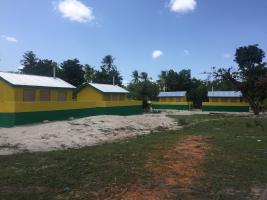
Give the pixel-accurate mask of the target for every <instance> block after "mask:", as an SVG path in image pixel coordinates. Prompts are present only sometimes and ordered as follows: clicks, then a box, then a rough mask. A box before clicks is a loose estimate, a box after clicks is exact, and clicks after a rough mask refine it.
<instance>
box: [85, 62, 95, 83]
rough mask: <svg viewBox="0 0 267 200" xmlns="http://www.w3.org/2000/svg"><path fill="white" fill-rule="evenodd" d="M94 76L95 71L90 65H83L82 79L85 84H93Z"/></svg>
mask: <svg viewBox="0 0 267 200" xmlns="http://www.w3.org/2000/svg"><path fill="white" fill-rule="evenodd" d="M94 76H95V70H94V68H93V67H91V66H90V65H88V64H86V65H84V79H85V81H87V82H89V83H90V82H93V80H94Z"/></svg>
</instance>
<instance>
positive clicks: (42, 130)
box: [0, 113, 178, 155]
mask: <svg viewBox="0 0 267 200" xmlns="http://www.w3.org/2000/svg"><path fill="white" fill-rule="evenodd" d="M166 115H167V114H166V113H161V114H144V115H136V116H105V115H103V116H93V117H86V118H81V119H76V120H71V121H58V122H50V123H43V124H36V125H29V126H19V127H14V128H0V155H7V154H13V153H19V152H25V151H30V152H35V151H52V150H59V149H68V148H80V147H84V146H92V145H96V144H101V143H106V142H112V141H116V140H121V139H127V138H131V137H135V136H138V135H144V134H148V133H150V132H151V131H157V130H164V129H168V130H172V129H177V128H178V125H177V123H176V122H175V121H174V119H172V118H169V117H167V116H166Z"/></svg>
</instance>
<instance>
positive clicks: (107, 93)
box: [77, 83, 143, 115]
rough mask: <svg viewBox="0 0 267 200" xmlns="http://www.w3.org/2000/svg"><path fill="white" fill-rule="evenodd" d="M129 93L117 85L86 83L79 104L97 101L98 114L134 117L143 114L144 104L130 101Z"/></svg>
mask: <svg viewBox="0 0 267 200" xmlns="http://www.w3.org/2000/svg"><path fill="white" fill-rule="evenodd" d="M128 93H129V92H128V91H127V90H125V89H124V88H122V87H119V86H117V85H108V84H98V83H85V84H83V85H82V86H81V87H80V88H79V89H78V93H77V101H78V102H86V101H91V100H93V101H95V102H96V114H101V115H133V114H141V113H142V112H143V111H142V102H141V101H135V100H129V99H128V98H127V95H128Z"/></svg>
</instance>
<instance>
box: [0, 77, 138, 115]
mask: <svg viewBox="0 0 267 200" xmlns="http://www.w3.org/2000/svg"><path fill="white" fill-rule="evenodd" d="M59 90H60V89H50V101H40V89H39V88H35V95H36V96H35V101H33V102H24V101H23V88H22V87H12V86H10V85H9V84H7V83H5V82H4V81H1V80H0V112H9V113H13V112H35V111H52V110H71V109H85V108H95V107H112V106H134V105H140V106H141V105H142V102H141V101H132V100H123V101H104V98H103V94H102V93H101V92H99V91H97V90H95V89H92V88H91V87H85V88H84V89H83V90H81V91H80V92H79V93H78V95H77V100H72V90H67V101H58V91H59Z"/></svg>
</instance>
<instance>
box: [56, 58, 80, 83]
mask: <svg viewBox="0 0 267 200" xmlns="http://www.w3.org/2000/svg"><path fill="white" fill-rule="evenodd" d="M60 67H61V69H62V74H61V75H60V76H61V78H62V79H63V80H65V81H67V82H68V83H70V84H72V85H74V86H76V87H78V86H79V85H82V84H83V83H84V71H83V65H81V64H80V61H79V60H78V59H77V58H75V59H72V60H71V59H69V60H66V61H63V62H62V63H61V66H60Z"/></svg>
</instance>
